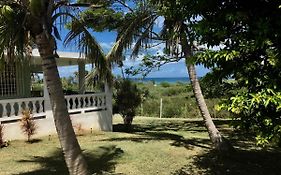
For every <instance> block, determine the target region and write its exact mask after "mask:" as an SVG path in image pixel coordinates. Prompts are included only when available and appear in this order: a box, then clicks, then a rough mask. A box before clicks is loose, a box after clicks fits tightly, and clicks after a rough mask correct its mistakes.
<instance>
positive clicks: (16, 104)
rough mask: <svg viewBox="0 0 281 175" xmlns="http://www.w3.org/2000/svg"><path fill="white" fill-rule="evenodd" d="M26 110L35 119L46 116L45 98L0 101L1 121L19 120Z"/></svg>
mask: <svg viewBox="0 0 281 175" xmlns="http://www.w3.org/2000/svg"><path fill="white" fill-rule="evenodd" d="M25 109H28V110H29V111H30V112H31V113H32V114H33V116H34V117H36V116H41V115H44V112H45V111H44V98H43V97H39V98H21V99H6V100H0V121H6V120H18V119H20V118H21V117H20V116H21V112H22V111H23V110H25Z"/></svg>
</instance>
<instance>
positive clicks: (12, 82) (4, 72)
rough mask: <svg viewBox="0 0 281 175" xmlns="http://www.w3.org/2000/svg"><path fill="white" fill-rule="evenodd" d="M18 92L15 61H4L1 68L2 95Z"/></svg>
mask: <svg viewBox="0 0 281 175" xmlns="http://www.w3.org/2000/svg"><path fill="white" fill-rule="evenodd" d="M16 94H17V81H16V66H15V63H4V66H3V67H2V69H1V70H0V96H14V95H16Z"/></svg>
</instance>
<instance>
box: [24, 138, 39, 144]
mask: <svg viewBox="0 0 281 175" xmlns="http://www.w3.org/2000/svg"><path fill="white" fill-rule="evenodd" d="M39 142H42V140H41V139H32V140H30V141H25V143H29V144H33V143H39Z"/></svg>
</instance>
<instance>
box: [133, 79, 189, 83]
mask: <svg viewBox="0 0 281 175" xmlns="http://www.w3.org/2000/svg"><path fill="white" fill-rule="evenodd" d="M131 79H132V80H133V81H137V82H144V83H146V82H154V83H156V84H160V83H161V82H168V83H177V82H181V83H188V82H189V78H188V77H172V78H170V77H169V78H144V79H141V78H131Z"/></svg>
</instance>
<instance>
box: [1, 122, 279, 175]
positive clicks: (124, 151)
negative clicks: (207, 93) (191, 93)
mask: <svg viewBox="0 0 281 175" xmlns="http://www.w3.org/2000/svg"><path fill="white" fill-rule="evenodd" d="M121 122H122V120H121V119H120V118H119V117H115V119H114V123H115V125H114V130H115V132H94V133H86V132H85V133H84V134H83V135H81V136H78V139H79V142H80V144H81V147H82V149H83V150H84V154H85V156H86V158H87V161H88V164H89V168H90V170H91V171H92V173H94V172H96V173H97V174H127V175H155V174H160V175H168V174H174V175H177V174H180V175H185V174H186V175H187V174H245V175H246V174H247V175H248V174H267V175H269V174H280V171H279V168H280V167H281V163H280V160H281V153H280V151H279V150H277V149H267V150H264V149H261V148H258V147H256V146H255V144H254V140H253V138H251V137H250V136H247V135H245V134H241V133H237V132H233V130H232V129H231V128H230V127H228V125H227V123H228V121H217V122H216V124H217V125H218V126H219V128H220V130H221V131H222V132H223V133H224V135H226V136H228V137H231V142H232V143H233V144H234V146H235V148H236V152H234V153H233V154H232V155H229V156H227V157H218V156H217V155H216V154H215V153H214V152H213V151H212V149H211V146H210V142H209V139H208V134H207V133H206V131H205V129H204V127H203V126H202V122H201V121H190V120H186V119H155V118H145V117H142V118H140V117H139V118H136V119H135V120H134V125H133V128H132V132H130V133H125V132H121V131H122V130H123V129H122V127H123V126H122V125H120V124H118V123H121ZM0 155H1V159H0V174H1V175H11V174H23V175H55V174H58V175H63V174H67V170H66V168H65V164H64V161H63V158H62V154H61V151H60V148H59V143H58V139H57V137H56V136H51V137H45V138H38V140H37V141H36V142H34V143H32V144H28V143H26V142H24V141H12V142H11V144H10V146H9V147H7V148H3V149H1V150H0Z"/></svg>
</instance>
